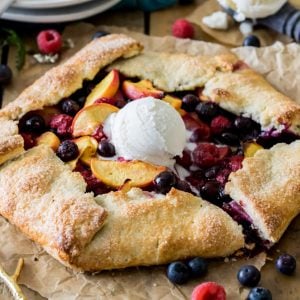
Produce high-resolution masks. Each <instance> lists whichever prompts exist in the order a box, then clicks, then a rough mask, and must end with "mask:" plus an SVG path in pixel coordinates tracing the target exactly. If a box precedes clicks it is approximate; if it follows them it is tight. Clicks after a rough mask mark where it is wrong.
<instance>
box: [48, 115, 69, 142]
mask: <svg viewBox="0 0 300 300" xmlns="http://www.w3.org/2000/svg"><path fill="white" fill-rule="evenodd" d="M72 121H73V118H72V117H71V116H68V115H65V114H59V115H55V116H53V118H52V119H51V120H50V124H49V125H50V128H52V129H54V130H55V132H56V133H57V134H58V135H59V136H62V137H67V136H69V135H70V134H71V131H72V130H71V125H72Z"/></svg>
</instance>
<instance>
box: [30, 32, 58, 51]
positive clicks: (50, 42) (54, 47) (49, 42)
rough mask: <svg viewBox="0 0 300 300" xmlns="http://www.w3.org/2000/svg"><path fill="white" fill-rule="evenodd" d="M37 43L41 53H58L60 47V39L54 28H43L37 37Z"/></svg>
mask: <svg viewBox="0 0 300 300" xmlns="http://www.w3.org/2000/svg"><path fill="white" fill-rule="evenodd" d="M36 41H37V45H38V48H39V50H40V52H41V53H44V54H50V53H58V52H59V51H60V49H61V47H62V39H61V35H60V33H59V32H57V31H56V30H43V31H41V32H40V33H39V34H38V36H37V38H36Z"/></svg>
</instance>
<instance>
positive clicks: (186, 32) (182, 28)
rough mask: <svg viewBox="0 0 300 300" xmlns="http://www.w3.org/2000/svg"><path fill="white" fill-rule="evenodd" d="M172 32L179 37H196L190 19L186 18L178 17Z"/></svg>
mask: <svg viewBox="0 0 300 300" xmlns="http://www.w3.org/2000/svg"><path fill="white" fill-rule="evenodd" d="M172 34H173V35H174V36H175V37H178V38H183V39H188V38H189V39H192V38H193V37H194V34H195V30H194V27H193V25H192V24H191V23H190V22H189V21H187V20H185V19H178V20H176V21H175V22H174V24H173V25H172Z"/></svg>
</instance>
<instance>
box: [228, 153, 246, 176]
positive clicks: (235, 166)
mask: <svg viewBox="0 0 300 300" xmlns="http://www.w3.org/2000/svg"><path fill="white" fill-rule="evenodd" d="M243 160H244V157H243V156H241V155H234V156H232V157H230V159H229V163H228V164H229V167H230V169H231V171H232V172H235V171H237V170H239V169H241V167H242V162H243Z"/></svg>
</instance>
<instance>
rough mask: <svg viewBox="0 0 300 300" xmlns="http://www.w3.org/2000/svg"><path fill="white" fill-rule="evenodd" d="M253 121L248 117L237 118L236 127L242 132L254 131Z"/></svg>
mask: <svg viewBox="0 0 300 300" xmlns="http://www.w3.org/2000/svg"><path fill="white" fill-rule="evenodd" d="M252 125H253V121H252V120H251V119H250V118H246V117H237V118H236V119H235V120H234V127H235V128H236V129H237V130H238V131H241V132H249V131H250V130H251V129H252Z"/></svg>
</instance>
